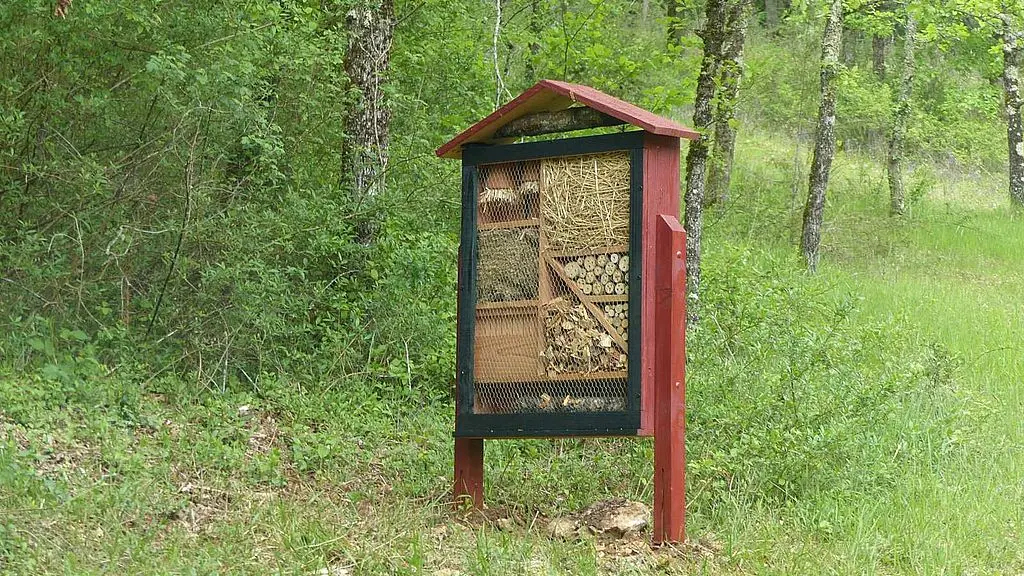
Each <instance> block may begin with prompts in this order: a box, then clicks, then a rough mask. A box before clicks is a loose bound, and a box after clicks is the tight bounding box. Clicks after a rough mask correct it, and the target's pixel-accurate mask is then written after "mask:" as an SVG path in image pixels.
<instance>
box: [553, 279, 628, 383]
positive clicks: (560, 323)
mask: <svg viewBox="0 0 1024 576" xmlns="http://www.w3.org/2000/svg"><path fill="white" fill-rule="evenodd" d="M544 329H545V332H546V335H547V347H546V348H545V350H544V353H543V356H544V360H545V363H546V366H547V372H548V376H555V375H558V374H566V373H590V372H612V371H618V370H625V369H626V355H625V354H623V353H622V350H620V349H619V348H618V347H617V346H616V345H615V344H614V343H613V340H612V337H611V335H609V334H608V332H606V331H605V330H604V329H603V328H602V327H601V325H600V324H598V322H597V320H596V319H594V317H593V316H592V315H591V314H590V313H589V312H588V311H587V309H586V307H585V306H583V304H574V303H571V302H569V301H568V300H566V299H565V298H555V299H554V300H552V301H551V302H549V303H548V304H547V305H546V306H545V326H544Z"/></svg>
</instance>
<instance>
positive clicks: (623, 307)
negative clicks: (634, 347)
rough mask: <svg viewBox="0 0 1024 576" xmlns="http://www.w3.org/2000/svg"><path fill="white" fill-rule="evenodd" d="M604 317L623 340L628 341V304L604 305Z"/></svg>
mask: <svg viewBox="0 0 1024 576" xmlns="http://www.w3.org/2000/svg"><path fill="white" fill-rule="evenodd" d="M604 315H605V316H607V317H608V320H609V321H610V322H611V324H612V326H613V327H614V328H615V329H616V330H618V331H619V334H620V335H622V339H623V340H628V339H629V304H626V303H625V302H616V303H614V304H605V305H604Z"/></svg>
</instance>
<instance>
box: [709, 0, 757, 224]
mask: <svg viewBox="0 0 1024 576" xmlns="http://www.w3.org/2000/svg"><path fill="white" fill-rule="evenodd" d="M749 7H750V2H749V0H734V1H733V3H732V5H731V6H730V7H729V11H728V14H727V17H726V26H725V40H724V42H723V46H722V62H721V65H720V67H719V79H718V86H719V89H718V98H717V105H716V110H715V120H714V122H715V139H714V142H713V144H712V150H711V160H710V164H709V166H708V189H707V194H706V196H705V204H707V205H710V204H714V203H716V202H724V201H725V200H726V199H727V198H728V196H729V185H730V183H731V181H732V163H733V156H734V153H735V150H736V102H737V99H738V97H739V92H740V81H741V80H742V78H743V45H744V43H745V42H746V38H747V20H748V16H749Z"/></svg>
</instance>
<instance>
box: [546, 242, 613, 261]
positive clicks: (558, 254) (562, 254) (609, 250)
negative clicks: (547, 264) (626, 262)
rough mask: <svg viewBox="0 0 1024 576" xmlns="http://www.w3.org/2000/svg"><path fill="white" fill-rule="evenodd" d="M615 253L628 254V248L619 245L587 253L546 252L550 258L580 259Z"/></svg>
mask: <svg viewBox="0 0 1024 576" xmlns="http://www.w3.org/2000/svg"><path fill="white" fill-rule="evenodd" d="M616 252H625V253H627V254H628V253H629V246H626V245H625V244H619V245H616V246H605V247H604V248H595V249H593V250H589V251H587V252H580V251H576V250H574V251H565V250H548V251H547V253H546V254H547V255H548V256H551V257H552V258H582V257H584V256H593V255H595V254H612V253H616Z"/></svg>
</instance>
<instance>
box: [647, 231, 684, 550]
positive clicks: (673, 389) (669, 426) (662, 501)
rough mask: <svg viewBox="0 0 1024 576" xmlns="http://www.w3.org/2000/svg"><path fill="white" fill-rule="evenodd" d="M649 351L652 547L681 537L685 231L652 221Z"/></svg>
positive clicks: (679, 539) (682, 535)
mask: <svg viewBox="0 0 1024 576" xmlns="http://www.w3.org/2000/svg"><path fill="white" fill-rule="evenodd" d="M656 238H657V254H658V257H657V263H656V270H655V273H654V283H655V301H654V308H655V315H654V316H655V318H656V320H655V322H656V325H655V328H654V330H655V343H656V344H655V346H656V348H655V350H654V393H655V412H654V538H653V539H654V543H655V544H662V543H665V542H682V541H683V540H685V538H686V232H685V231H684V230H683V227H682V226H680V225H679V220H677V219H676V217H675V216H670V215H664V214H662V215H660V216H659V217H658V222H657V232H656Z"/></svg>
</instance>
